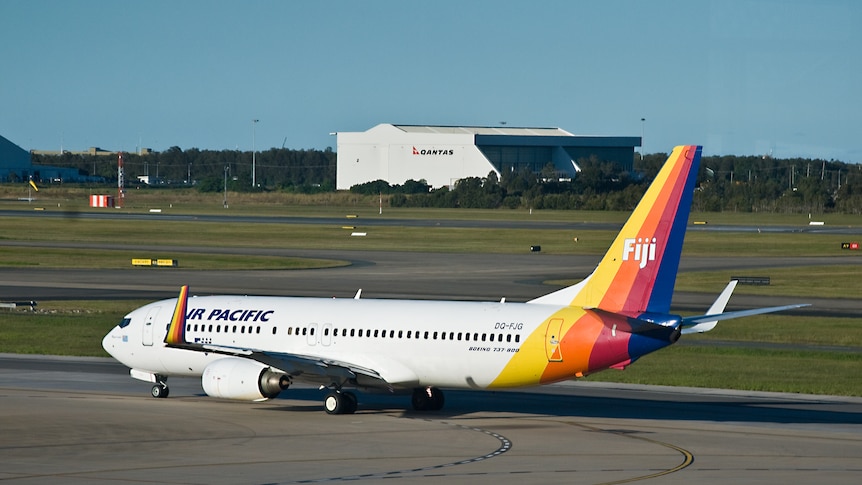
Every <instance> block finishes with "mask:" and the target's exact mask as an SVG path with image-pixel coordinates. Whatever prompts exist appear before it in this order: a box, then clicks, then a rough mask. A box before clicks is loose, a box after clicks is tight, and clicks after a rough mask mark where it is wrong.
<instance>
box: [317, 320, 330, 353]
mask: <svg viewBox="0 0 862 485" xmlns="http://www.w3.org/2000/svg"><path fill="white" fill-rule="evenodd" d="M330 343H332V324H331V323H324V324H323V331H322V332H321V333H320V344H321V345H323V346H324V347H327V346H329V344H330Z"/></svg>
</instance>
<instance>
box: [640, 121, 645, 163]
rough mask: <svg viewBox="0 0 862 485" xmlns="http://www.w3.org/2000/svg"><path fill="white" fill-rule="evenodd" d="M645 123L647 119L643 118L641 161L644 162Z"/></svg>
mask: <svg viewBox="0 0 862 485" xmlns="http://www.w3.org/2000/svg"><path fill="white" fill-rule="evenodd" d="M644 123H646V118H641V161H642V162H643V161H644Z"/></svg>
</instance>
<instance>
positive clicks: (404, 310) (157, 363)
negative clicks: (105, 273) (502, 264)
mask: <svg viewBox="0 0 862 485" xmlns="http://www.w3.org/2000/svg"><path fill="white" fill-rule="evenodd" d="M176 302H177V300H176V299H169V300H162V301H158V302H155V303H151V304H149V305H146V306H143V307H141V308H138V309H136V310H134V311H133V312H131V313H129V314H128V315H127V317H126V319H127V320H126V321H127V322H128V323H127V324H126V325H125V326H117V327H115V328H114V329H113V330H112V331H111V332H110V333H109V334H108V335H107V336H106V337H105V338H104V340H103V346H104V348H105V349H106V350H107V351H108V352H109V353H110V354H111V355H112V356H114V357H115V358H116V359H117V360H119V361H120V362H122V363H124V364H125V365H127V366H129V367H130V368H132V369H136V370H139V371H144V372H148V373H151V374H157V375H163V376H172V375H183V376H200V375H201V374H202V373H203V370H204V368H205V367H206V366H207V365H208V364H210V363H211V362H213V361H215V360H217V359H220V358H224V356H223V355H220V354H215V353H207V352H194V351H189V350H183V349H176V348H169V347H166V346H165V344H164V343H163V342H164V338H165V335H166V331H167V327H168V325H169V322H170V320H171V315H172V311H173V309H174V307H175V305H176ZM322 302H325V304H321V303H322ZM558 310H560V307H558V306H552V305H541V304H525V303H476V302H435V301H414V300H409V301H407V300H374V299H364V300H363V299H332V300H327V299H321V298H285V297H260V296H257V297H256V296H206V297H194V298H189V299H188V309H187V312H186V318H187V320H186V335H185V338H186V340H187V341H188V342H190V343H202V344H211V345H216V346H229V347H236V348H244V349H255V350H260V351H270V352H279V353H287V354H295V355H300V356H308V357H316V358H319V359H321V360H324V361H325V360H326V359H332V360H334V361H340V362H350V363H351V364H353V365H356V366H361V367H365V368H368V369H374V370H375V371H377V372H378V373H379V374H380V377H381V378H382V379H384V380H385V381H386V382H387V383H389V384H390V385H392V386H393V387H394V388H398V387H401V388H413V387H417V386H425V385H434V386H440V387H453V388H486V387H488V386H489V384H491V383H492V382H493V381H494V379H495V378H497V377H498V376H499V375H500V373H501V371H502V370H503V368H504V367H505V366H506V364H507V363H509V361H510V360H511V359H512V357H513V356H514V355H515V354H516V353H518V352H523V351H525V350H530V351H532V352H536V353H539V354H541V355H544V352H545V351H544V349H543V348H537V349H525V344H527V345H531V346H539V347H541V346H542V345H543V344H542V339H528V338H527V337H528V336H530V335H531V334H533V333H534V332H536V331H537V330H538V331H544V330H543V329H541V328H540V327H541V326H542V325H543V322H545V321H546V319H547V318H548V317H549V316H550V315H552V314H554V313H555V312H557V311H558ZM528 342H529V343H528ZM536 379H537V376H532V378H531V379H530V382H524V385H527V384H532V383H535V380H536Z"/></svg>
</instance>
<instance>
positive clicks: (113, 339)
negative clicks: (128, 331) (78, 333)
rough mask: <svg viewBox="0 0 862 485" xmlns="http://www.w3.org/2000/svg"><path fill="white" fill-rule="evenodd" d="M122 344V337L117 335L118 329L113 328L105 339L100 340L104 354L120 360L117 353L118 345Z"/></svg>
mask: <svg viewBox="0 0 862 485" xmlns="http://www.w3.org/2000/svg"><path fill="white" fill-rule="evenodd" d="M122 343H123V336H122V335H120V334H119V328H118V327H114V328H112V329H111V331H110V332H108V334H107V335H105V338H103V339H102V348H103V349H105V352H107V353H109V354H110V355H111V357H113V358H115V359H117V360H120V359H119V357H118V356H117V353H118V352H119V348H118V345H120V344H122Z"/></svg>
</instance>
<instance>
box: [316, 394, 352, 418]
mask: <svg viewBox="0 0 862 485" xmlns="http://www.w3.org/2000/svg"><path fill="white" fill-rule="evenodd" d="M323 409H324V410H325V411H326V413H327V414H353V413H355V412H356V394H353V393H352V392H350V391H347V392H343V391H341V390H336V391H332V392H330V393H329V394H327V395H326V397H325V398H323Z"/></svg>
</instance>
